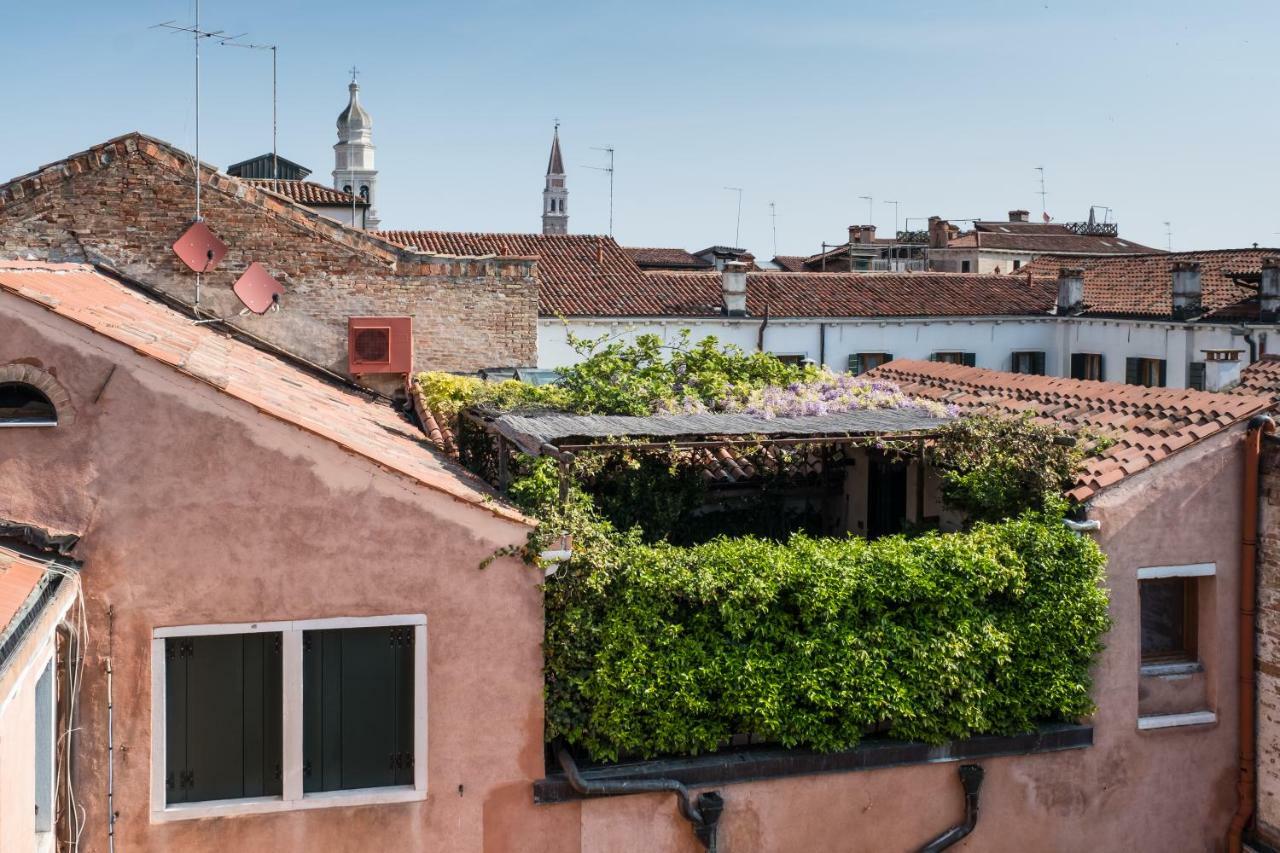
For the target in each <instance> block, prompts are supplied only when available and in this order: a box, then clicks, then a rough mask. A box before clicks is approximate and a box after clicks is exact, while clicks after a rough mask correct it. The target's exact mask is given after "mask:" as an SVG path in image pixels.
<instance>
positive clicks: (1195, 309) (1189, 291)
mask: <svg viewBox="0 0 1280 853" xmlns="http://www.w3.org/2000/svg"><path fill="white" fill-rule="evenodd" d="M1199 314H1200V264H1199V263H1198V262H1196V261H1174V262H1173V316H1174V319H1176V320H1189V319H1191V318H1192V317H1196V316H1199Z"/></svg>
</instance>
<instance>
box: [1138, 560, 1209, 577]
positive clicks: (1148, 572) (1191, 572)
mask: <svg viewBox="0 0 1280 853" xmlns="http://www.w3.org/2000/svg"><path fill="white" fill-rule="evenodd" d="M1217 573H1218V564H1217V563H1189V564H1187V565H1183V566H1143V567H1142V568H1140V569H1138V580H1140V581H1150V580H1159V579H1161V578H1211V577H1213V576H1214V575H1216V574H1217Z"/></svg>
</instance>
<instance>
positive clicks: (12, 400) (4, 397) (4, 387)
mask: <svg viewBox="0 0 1280 853" xmlns="http://www.w3.org/2000/svg"><path fill="white" fill-rule="evenodd" d="M57 424H58V413H57V411H56V410H55V409H54V408H53V403H52V402H50V401H49V398H48V397H46V396H45V395H44V392H42V391H41V390H40V389H39V388H37V387H35V386H34V385H28V384H27V383H25V382H3V383H0V426H57Z"/></svg>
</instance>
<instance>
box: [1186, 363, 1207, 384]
mask: <svg viewBox="0 0 1280 853" xmlns="http://www.w3.org/2000/svg"><path fill="white" fill-rule="evenodd" d="M1204 385H1205V375H1204V362H1203V361H1193V362H1191V366H1190V368H1189V369H1188V370H1187V387H1188V388H1194V389H1196V390H1197V391H1203V390H1204Z"/></svg>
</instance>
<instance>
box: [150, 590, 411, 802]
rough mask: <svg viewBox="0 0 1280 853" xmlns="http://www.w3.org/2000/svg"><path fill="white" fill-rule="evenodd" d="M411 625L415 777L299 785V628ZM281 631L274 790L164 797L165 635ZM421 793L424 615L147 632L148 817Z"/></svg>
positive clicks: (376, 799) (397, 797) (395, 798)
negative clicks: (371, 783)
mask: <svg viewBox="0 0 1280 853" xmlns="http://www.w3.org/2000/svg"><path fill="white" fill-rule="evenodd" d="M408 626H412V627H413V629H414V638H413V639H414V646H413V648H414V654H413V784H412V785H393V786H387V787H381V788H355V789H352V790H346V791H315V792H312V793H304V792H303V790H302V752H303V750H302V632H303V631H323V630H329V629H341V628H379V627H408ZM274 632H279V633H280V635H281V652H282V661H281V667H282V673H281V676H282V677H281V703H280V704H281V708H282V710H283V720H282V727H281V736H282V737H281V740H282V749H281V752H282V756H281V758H282V764H281V766H282V769H283V773H282V776H283V778H282V780H281V794H280V796H271V797H245V798H243V799H234V800H207V801H205V802H198V803H172V804H169V803H166V802H165V795H166V787H165V778H166V764H167V757H166V755H165V751H166V743H167V738H166V731H165V701H166V697H165V661H166V658H165V640H166V639H168V638H170V637H207V636H213V635H217V634H259V633H274ZM426 798H427V617H426V615H425V614H421V613H418V614H411V615H398V616H339V617H334V618H330V619H300V620H291V621H285V622H238V623H223V624H214V625H181V626H174V627H165V628H155V629H154V630H152V632H151V822H152V823H165V822H168V821H174V820H190V819H195V818H204V817H227V816H232V815H244V814H265V813H269V812H284V811H298V810H301V809H320V808H329V807H333V806H363V805H380V804H383V803H407V802H416V801H421V800H425V799H426Z"/></svg>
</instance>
